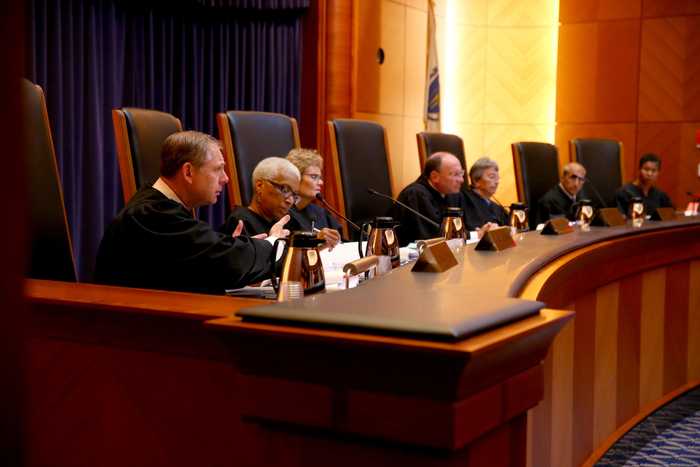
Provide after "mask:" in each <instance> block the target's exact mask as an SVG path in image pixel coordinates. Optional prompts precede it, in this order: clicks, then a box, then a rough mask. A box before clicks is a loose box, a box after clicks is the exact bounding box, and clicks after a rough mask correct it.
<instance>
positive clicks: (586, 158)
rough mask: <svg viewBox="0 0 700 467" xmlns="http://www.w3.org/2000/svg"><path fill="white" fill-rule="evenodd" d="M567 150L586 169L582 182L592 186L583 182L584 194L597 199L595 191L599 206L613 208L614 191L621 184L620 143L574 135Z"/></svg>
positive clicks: (614, 204)
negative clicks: (602, 203)
mask: <svg viewBox="0 0 700 467" xmlns="http://www.w3.org/2000/svg"><path fill="white" fill-rule="evenodd" d="M569 150H570V151H571V159H572V160H574V161H576V162H578V163H579V164H581V165H583V166H584V167H585V168H586V178H588V180H589V181H588V182H587V183H586V185H592V186H586V185H584V190H585V192H586V194H587V196H589V197H592V199H594V200H597V196H596V195H595V192H596V191H597V192H598V193H599V194H600V197H601V198H602V199H603V202H604V203H605V206H603V207H608V208H612V207H615V206H616V203H615V191H617V189H618V188H620V186H622V142H620V141H615V140H612V139H584V138H576V139H572V140H571V141H569ZM591 192H592V193H591Z"/></svg>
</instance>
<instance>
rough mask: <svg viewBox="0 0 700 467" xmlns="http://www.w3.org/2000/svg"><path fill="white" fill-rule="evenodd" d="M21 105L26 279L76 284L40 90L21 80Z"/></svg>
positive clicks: (50, 139)
mask: <svg viewBox="0 0 700 467" xmlns="http://www.w3.org/2000/svg"><path fill="white" fill-rule="evenodd" d="M22 104H23V115H22V117H23V119H24V122H23V123H24V136H25V138H24V139H25V157H26V161H27V187H28V190H29V193H28V199H29V235H30V246H31V253H30V256H31V260H30V262H29V268H28V270H27V276H28V277H31V278H34V279H51V280H61V281H70V282H75V281H76V280H77V278H78V275H77V273H76V269H75V259H74V257H73V245H72V243H71V236H70V229H69V228H68V218H67V217H66V208H65V204H64V202H63V189H62V187H61V180H60V178H59V175H58V165H57V163H56V152H55V150H54V146H53V138H52V136H51V126H50V125H49V117H48V113H47V111H46V100H45V99H44V92H43V91H42V90H41V87H39V86H37V85H35V84H33V83H31V82H29V81H27V80H25V79H23V80H22Z"/></svg>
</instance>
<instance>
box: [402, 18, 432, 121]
mask: <svg viewBox="0 0 700 467" xmlns="http://www.w3.org/2000/svg"><path fill="white" fill-rule="evenodd" d="M427 34H428V14H427V13H426V12H424V11H420V10H416V9H413V8H407V9H406V39H405V42H406V72H405V73H406V81H405V84H404V110H403V114H404V115H406V116H409V115H410V116H412V117H422V116H423V99H424V96H425V66H426V63H425V61H426V49H427ZM438 47H439V46H438ZM438 65H439V63H438Z"/></svg>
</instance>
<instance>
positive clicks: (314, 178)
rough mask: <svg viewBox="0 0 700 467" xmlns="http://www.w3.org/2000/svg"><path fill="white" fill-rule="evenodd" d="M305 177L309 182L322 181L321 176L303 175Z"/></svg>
mask: <svg viewBox="0 0 700 467" xmlns="http://www.w3.org/2000/svg"><path fill="white" fill-rule="evenodd" d="M304 176H305V177H309V178H310V179H311V181H314V182H318V181H320V180H323V176H322V175H321V174H304Z"/></svg>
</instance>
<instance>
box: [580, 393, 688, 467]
mask: <svg viewBox="0 0 700 467" xmlns="http://www.w3.org/2000/svg"><path fill="white" fill-rule="evenodd" d="M698 386H700V380H695V381H691V382H689V383H688V384H684V385H683V386H681V387H679V388H678V389H676V390H675V391H671V392H669V393H668V394H666V395H665V396H663V397H662V398H661V399H658V400H656V401H654V402H652V403H651V404H648V405H646V406H644V407H643V408H642V409H641V410H640V412H639V413H638V414H637V415H635V416H634V417H632V418H630V419H629V420H628V421H627V422H625V423H624V424H623V425H621V426H620V428H618V429H617V430H615V432H614V433H613V434H611V435H610V436H608V437H607V438H606V439H605V441H603V443H602V444H601V445H600V446H598V448H596V450H595V451H593V454H591V455H590V456H589V457H588V459H586V462H584V463H583V464H582V467H593V466H594V465H595V464H596V463H597V462H598V461H599V460H600V458H601V457H603V456H604V455H605V453H606V452H608V450H609V449H610V448H611V447H612V446H613V444H615V443H617V442H618V441H619V440H620V438H622V437H623V436H624V435H626V434H627V432H629V431H630V430H631V429H632V428H634V427H635V426H637V425H638V424H640V423H641V422H642V421H644V419H645V418H647V417H648V416H649V415H651V414H652V413H654V412H656V411H657V410H658V409H660V408H661V407H662V406H664V405H666V404H668V403H669V402H671V401H672V400H673V399H675V398H677V397H679V396H681V395H683V394H685V393H686V392H689V391H692V390H693V389H695V388H697V387H698Z"/></svg>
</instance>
